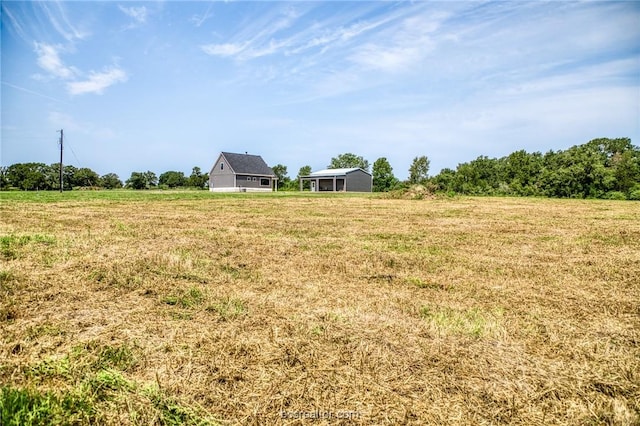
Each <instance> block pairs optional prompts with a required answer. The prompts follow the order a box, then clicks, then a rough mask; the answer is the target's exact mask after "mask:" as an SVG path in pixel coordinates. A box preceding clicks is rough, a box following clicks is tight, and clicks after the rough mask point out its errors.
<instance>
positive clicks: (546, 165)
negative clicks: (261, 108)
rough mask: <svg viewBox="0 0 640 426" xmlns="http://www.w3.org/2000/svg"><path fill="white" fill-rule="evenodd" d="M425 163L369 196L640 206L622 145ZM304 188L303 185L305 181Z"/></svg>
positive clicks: (97, 182)
mask: <svg viewBox="0 0 640 426" xmlns="http://www.w3.org/2000/svg"><path fill="white" fill-rule="evenodd" d="M429 166H430V161H429V158H428V157H427V156H426V155H423V156H417V157H415V158H414V159H413V161H412V163H411V165H410V166H409V170H408V172H409V177H408V179H407V180H404V181H401V180H399V179H398V178H396V177H395V175H394V173H393V167H391V164H390V163H389V161H388V160H387V158H386V157H381V158H378V159H377V160H376V161H375V162H374V163H373V168H372V170H371V174H372V176H373V190H374V191H375V192H387V191H402V190H406V189H408V188H410V187H412V186H414V185H422V186H424V187H425V189H426V190H427V191H429V192H433V193H446V194H462V195H516V196H546V197H560V198H609V199H630V200H640V149H639V148H638V147H637V146H634V145H632V144H631V139H629V138H617V139H608V138H600V139H594V140H591V141H589V142H587V143H585V144H582V145H576V146H572V147H571V148H569V149H566V150H559V151H548V152H546V153H545V154H542V153H540V152H533V153H528V152H526V151H525V150H519V151H515V152H513V153H511V154H509V155H507V156H505V157H502V158H489V157H487V156H480V157H478V158H476V159H475V160H472V161H469V162H466V163H461V164H459V165H458V166H457V168H456V169H455V170H453V169H450V168H446V169H443V170H441V171H440V173H438V174H437V175H435V176H429ZM352 167H359V168H362V169H363V170H366V171H367V172H369V171H370V164H369V161H368V160H366V159H365V158H364V157H362V156H358V155H356V154H353V153H344V154H340V155H338V156H336V157H333V158H331V162H330V163H329V164H328V165H327V168H352ZM271 168H272V170H273V172H274V173H275V174H276V176H277V177H278V189H279V190H284V191H297V190H299V183H298V181H299V177H301V176H307V175H309V174H310V173H311V166H304V167H301V168H300V169H299V171H298V175H297V176H296V177H295V178H294V179H291V178H290V177H289V176H288V174H287V166H285V165H283V164H276V165H275V166H272V167H271ZM59 172H60V169H59V165H58V164H57V163H55V164H51V165H46V164H43V163H19V164H13V165H11V166H8V167H0V190H6V189H11V188H16V189H22V190H57V189H60V184H59ZM208 179H209V176H208V174H207V173H202V171H201V170H200V168H199V167H194V168H193V169H192V172H191V175H190V176H185V174H184V173H182V172H178V171H167V172H164V173H162V174H161V175H160V176H159V177H158V176H156V174H155V173H154V172H151V171H146V172H133V173H131V176H130V177H129V179H127V180H126V181H125V182H124V183H123V182H122V181H121V180H120V178H119V177H118V175H116V174H114V173H107V174H106V175H103V176H99V175H98V174H97V173H96V172H94V171H93V170H91V169H88V168H76V167H74V166H64V167H63V184H64V185H63V187H64V189H67V190H69V189H73V188H78V187H97V188H105V189H116V188H123V187H125V188H131V189H152V188H180V187H192V188H200V189H204V188H206V187H207V184H208ZM305 185H307V187H306V188H305V189H308V185H309V182H305Z"/></svg>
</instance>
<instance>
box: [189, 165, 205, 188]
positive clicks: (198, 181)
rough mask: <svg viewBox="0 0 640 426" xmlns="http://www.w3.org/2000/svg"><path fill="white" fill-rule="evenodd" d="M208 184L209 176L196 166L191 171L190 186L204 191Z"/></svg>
mask: <svg viewBox="0 0 640 426" xmlns="http://www.w3.org/2000/svg"><path fill="white" fill-rule="evenodd" d="M207 182H209V174H208V173H202V171H201V170H200V167H198V166H195V167H194V168H193V169H191V175H190V176H189V186H191V187H194V188H198V189H203V188H205V187H206V185H207Z"/></svg>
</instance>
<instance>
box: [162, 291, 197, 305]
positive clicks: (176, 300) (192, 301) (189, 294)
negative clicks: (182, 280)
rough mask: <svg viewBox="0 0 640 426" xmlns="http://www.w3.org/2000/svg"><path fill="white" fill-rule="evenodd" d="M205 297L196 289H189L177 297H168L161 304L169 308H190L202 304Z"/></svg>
mask: <svg viewBox="0 0 640 426" xmlns="http://www.w3.org/2000/svg"><path fill="white" fill-rule="evenodd" d="M204 299H205V295H204V293H203V291H202V290H200V289H199V288H198V287H191V288H189V289H188V290H187V291H184V292H182V293H180V294H178V295H169V296H167V297H165V298H164V299H163V302H164V303H166V304H167V305H171V306H180V307H182V308H191V307H194V306H197V305H200V304H202V302H203V301H204Z"/></svg>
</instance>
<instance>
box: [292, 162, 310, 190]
mask: <svg viewBox="0 0 640 426" xmlns="http://www.w3.org/2000/svg"><path fill="white" fill-rule="evenodd" d="M310 174H311V166H302V167H300V170H298V176H296V180H297V181H298V182H299V181H300V177H301V176H309V175H310ZM302 189H303V190H305V189H311V182H309V181H305V182H302Z"/></svg>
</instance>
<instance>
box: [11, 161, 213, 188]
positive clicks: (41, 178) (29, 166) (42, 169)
mask: <svg viewBox="0 0 640 426" xmlns="http://www.w3.org/2000/svg"><path fill="white" fill-rule="evenodd" d="M208 180H209V175H208V174H207V173H202V171H201V170H200V168H199V167H194V168H193V169H192V171H191V175H190V176H185V174H184V173H183V172H177V171H168V172H165V173H162V174H161V175H160V177H157V176H156V174H155V173H154V172H151V171H146V172H133V173H131V176H130V177H129V179H127V180H126V181H125V182H124V183H123V182H122V180H121V179H120V177H119V176H118V175H117V174H115V173H107V174H105V175H102V176H100V175H98V173H96V172H94V171H93V170H91V169H90V168H87V167H81V168H76V167H74V166H71V165H67V166H63V168H62V187H63V189H64V190H72V189H74V188H102V189H118V188H130V189H152V188H178V187H193V188H198V189H204V188H206V186H207V182H208ZM7 189H21V190H24V191H47V190H59V189H60V164H59V163H54V164H50V165H47V164H44V163H16V164H12V165H10V166H7V167H0V190H7Z"/></svg>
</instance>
